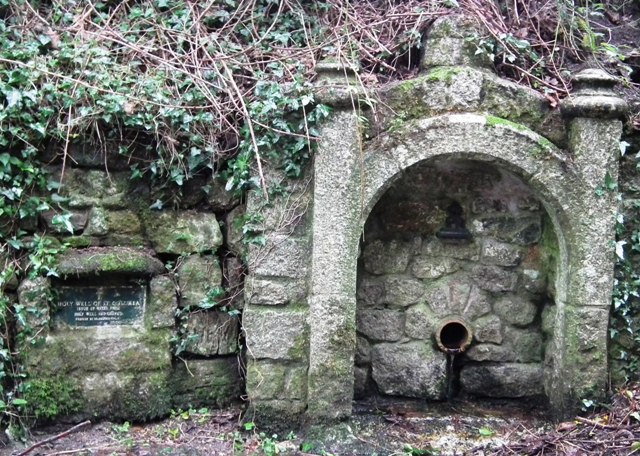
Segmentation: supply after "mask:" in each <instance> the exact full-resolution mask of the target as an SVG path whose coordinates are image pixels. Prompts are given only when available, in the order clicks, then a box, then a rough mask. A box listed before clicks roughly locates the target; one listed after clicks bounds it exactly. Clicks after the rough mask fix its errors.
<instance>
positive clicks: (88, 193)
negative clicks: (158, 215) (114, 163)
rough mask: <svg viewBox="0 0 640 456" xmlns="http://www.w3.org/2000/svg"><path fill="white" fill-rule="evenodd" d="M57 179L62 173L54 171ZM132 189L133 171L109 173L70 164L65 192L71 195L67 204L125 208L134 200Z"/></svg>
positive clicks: (66, 175)
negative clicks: (131, 193)
mask: <svg viewBox="0 0 640 456" xmlns="http://www.w3.org/2000/svg"><path fill="white" fill-rule="evenodd" d="M54 178H56V180H59V172H56V173H54ZM132 190H133V188H132V187H131V181H130V179H129V172H115V173H107V172H106V171H102V170H95V169H90V170H86V169H79V168H69V167H67V168H66V169H65V172H64V179H63V181H62V188H61V194H62V195H63V196H67V197H68V198H69V200H68V201H67V204H68V206H69V207H70V208H72V209H79V208H90V207H93V206H100V207H104V208H107V209H124V208H126V207H127V205H128V204H129V203H130V192H131V191H132Z"/></svg>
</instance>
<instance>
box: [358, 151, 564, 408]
mask: <svg viewBox="0 0 640 456" xmlns="http://www.w3.org/2000/svg"><path fill="white" fill-rule="evenodd" d="M452 204H457V205H459V207H460V208H461V209H462V214H461V218H462V221H463V222H464V223H463V224H464V225H465V226H466V228H467V229H468V232H469V234H470V236H471V239H469V240H464V239H463V240H459V239H440V238H439V237H438V232H439V231H440V230H442V229H444V228H445V227H446V226H447V222H448V219H450V217H451V215H450V213H449V212H450V208H451V207H452ZM449 221H450V220H449ZM459 228H464V227H459ZM545 229H546V230H547V231H548V234H547V236H546V237H547V239H545V242H542V234H543V230H545ZM440 234H441V236H442V233H440ZM557 249H558V247H557V242H556V240H555V236H554V235H553V228H552V227H551V226H550V221H549V220H545V217H544V210H543V209H542V206H541V204H540V202H539V201H538V199H537V198H536V196H535V195H534V194H533V192H532V191H531V190H530V189H529V188H528V187H527V186H526V185H525V184H524V183H523V182H522V181H521V180H520V179H518V178H517V177H516V176H514V175H513V174H511V173H509V172H508V171H506V170H503V169H499V168H497V167H495V166H491V165H487V164H483V163H479V162H473V161H440V162H435V163H432V164H420V165H415V166H413V167H411V168H409V169H408V170H407V171H406V172H405V173H404V174H403V176H402V178H401V179H400V180H398V181H397V182H396V183H395V184H394V185H393V186H392V187H391V188H390V189H389V190H387V192H386V193H385V195H384V196H383V197H382V198H381V199H380V201H379V202H378V203H377V205H376V206H375V208H374V209H373V211H372V213H371V215H370V216H369V219H368V221H367V223H366V225H365V229H364V233H363V241H362V244H361V250H362V254H361V256H360V259H359V268H358V293H357V298H358V311H357V330H358V347H357V351H356V358H355V362H356V368H355V393H356V395H357V396H361V395H364V394H368V393H369V394H370V393H374V392H380V393H384V394H391V395H400V396H409V397H418V398H428V399H443V398H445V397H446V396H447V388H448V385H449V381H448V379H447V378H446V377H447V375H452V376H454V377H458V376H459V377H460V378H459V379H460V387H461V389H462V392H465V393H468V394H474V395H479V396H496V397H520V396H527V395H542V394H544V390H543V386H542V385H543V382H542V373H543V367H542V362H543V358H544V351H545V348H546V347H545V341H548V340H550V336H551V334H549V333H547V334H544V331H543V328H542V322H543V314H549V313H550V312H552V311H553V310H554V306H553V297H552V295H551V291H550V290H549V289H548V288H549V287H548V284H550V283H551V284H552V283H553V282H554V277H553V273H554V268H555V264H554V263H555V262H554V260H553V256H554V252H555V253H556V254H557ZM550 274H551V275H552V277H550V278H549V277H548V276H549V275H550ZM451 318H456V319H462V321H464V322H466V323H467V324H468V325H469V327H470V328H471V330H472V332H473V345H472V346H471V348H470V349H469V350H468V351H466V352H464V353H463V354H461V355H458V356H457V359H456V362H455V365H454V371H453V372H450V373H447V359H446V355H445V353H443V352H442V351H440V350H439V349H438V348H437V345H436V339H435V332H436V331H437V329H438V328H439V327H440V326H441V323H442V322H444V321H446V320H447V319H451ZM546 330H547V332H550V331H552V327H549V325H547V327H546ZM505 369H506V370H505ZM452 380H457V379H452ZM453 387H457V381H454V382H453ZM454 392H455V391H449V394H450V395H451V394H453V393H454Z"/></svg>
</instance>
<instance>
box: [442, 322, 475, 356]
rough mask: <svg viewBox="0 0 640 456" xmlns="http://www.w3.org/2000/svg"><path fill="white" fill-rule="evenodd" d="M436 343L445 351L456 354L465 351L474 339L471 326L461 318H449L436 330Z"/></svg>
mask: <svg viewBox="0 0 640 456" xmlns="http://www.w3.org/2000/svg"><path fill="white" fill-rule="evenodd" d="M435 337H436V343H437V344H438V348H439V349H440V350H442V351H443V352H445V353H449V354H456V353H462V352H463V351H465V350H466V349H467V348H468V347H469V345H471V340H472V339H473V331H472V330H471V327H470V326H469V325H468V324H467V323H466V322H465V321H463V320H462V319H460V318H448V319H446V320H444V321H443V322H442V323H440V325H439V326H438V329H437V330H436V334H435Z"/></svg>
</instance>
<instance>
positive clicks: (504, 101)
mask: <svg viewBox="0 0 640 456" xmlns="http://www.w3.org/2000/svg"><path fill="white" fill-rule="evenodd" d="M473 27H474V25H473V24H470V23H468V22H467V21H466V20H464V19H459V18H451V17H447V18H443V19H441V20H439V21H437V22H436V23H435V24H434V25H433V27H432V29H431V30H430V32H429V35H428V37H427V40H426V42H425V55H424V57H423V60H422V72H421V74H420V75H419V76H418V77H417V78H415V79H412V80H408V81H403V82H398V83H395V84H394V85H392V86H391V87H387V88H385V89H384V90H382V91H381V92H380V93H378V94H377V95H378V97H379V102H378V104H377V105H378V106H379V108H378V109H377V110H376V115H375V116H373V115H370V113H369V112H368V111H367V109H366V105H367V102H368V99H367V97H366V96H365V94H364V93H362V92H361V91H360V90H359V89H358V85H357V83H356V78H355V77H354V76H355V70H354V69H353V68H350V67H348V66H345V65H340V64H336V63H321V64H319V66H318V74H319V78H318V83H317V99H318V100H319V101H321V102H325V103H328V104H331V105H332V106H333V107H334V112H333V115H332V116H331V118H330V120H329V121H328V122H327V123H326V124H325V125H324V128H323V130H322V134H321V140H320V146H319V150H318V153H317V155H316V157H315V162H314V166H313V170H312V173H313V180H312V182H311V183H306V184H300V183H294V184H289V190H290V193H289V196H288V197H287V198H286V200H281V201H280V202H279V203H277V202H276V203H275V204H274V202H273V201H272V202H270V203H269V205H268V206H267V205H266V203H265V202H264V201H262V199H261V196H260V195H253V197H252V199H251V200H250V201H249V207H253V208H258V207H262V208H263V209H264V210H265V211H266V214H267V215H266V220H265V223H264V226H263V228H264V234H265V236H266V239H267V245H266V246H265V247H263V248H254V249H253V250H251V251H250V252H249V276H248V278H247V282H246V291H247V303H246V307H245V311H244V320H243V327H244V331H245V334H246V341H247V347H248V371H247V393H248V397H249V399H250V401H251V404H252V406H253V407H254V408H255V409H256V411H257V412H259V413H261V414H263V415H265V416H269V417H272V418H282V417H288V416H292V415H306V416H307V418H309V419H311V420H323V419H329V420H332V419H340V418H344V417H348V416H349V415H350V414H351V404H352V399H353V397H354V394H355V395H363V394H369V393H383V394H389V395H398V396H408V397H420V398H426V399H442V398H444V397H445V396H446V394H447V389H446V383H447V382H445V375H446V355H445V354H444V353H443V352H442V351H440V350H438V347H437V344H436V340H435V335H436V332H437V329H438V328H439V327H441V325H442V322H443V321H446V320H447V319H451V318H455V319H458V320H460V321H462V322H464V324H465V325H466V327H467V328H469V330H470V332H471V333H472V334H473V338H472V341H471V345H470V347H469V348H468V350H466V351H465V352H464V353H463V354H459V355H458V356H457V357H456V358H457V360H456V363H455V366H454V370H455V375H456V376H459V385H458V387H457V389H459V391H460V392H462V393H467V394H470V395H489V396H494V397H522V396H544V397H546V398H548V400H549V403H550V406H551V409H552V410H553V411H554V412H555V413H556V414H557V415H558V416H560V415H563V414H566V413H570V412H571V411H572V410H573V409H574V407H575V406H576V404H577V403H578V399H579V398H583V397H593V396H599V395H602V394H603V393H604V391H605V388H606V383H607V375H608V370H607V352H606V346H607V330H608V320H609V307H610V302H611V292H612V285H613V266H614V252H613V244H614V242H615V233H614V223H615V215H616V210H617V207H616V204H617V203H616V200H615V194H614V193H613V192H611V191H608V190H607V186H605V183H608V184H611V183H612V182H614V183H615V182H616V180H617V166H618V164H617V161H618V155H617V154H618V150H619V146H618V143H619V140H620V134H621V128H622V123H621V121H620V120H619V119H620V117H621V116H622V115H623V114H624V112H625V104H624V102H623V101H622V100H620V99H618V98H616V97H615V95H614V94H613V92H612V91H611V89H612V85H613V80H612V79H611V78H610V77H609V76H608V75H606V74H605V73H603V72H601V71H594V70H586V71H583V72H582V73H579V74H578V75H576V77H575V79H574V95H573V97H571V98H569V99H568V101H566V102H565V103H564V104H563V106H562V113H560V112H558V110H557V109H556V110H553V109H551V108H550V107H549V106H548V103H547V101H546V100H545V99H544V98H543V97H542V96H541V95H539V94H537V93H534V92H533V91H531V90H528V89H527V88H523V87H520V86H517V85H516V84H513V83H511V82H508V81H505V80H502V79H500V78H498V77H497V76H496V75H495V74H493V73H492V72H491V71H490V70H489V69H488V68H487V66H486V62H484V61H483V59H482V55H476V53H475V49H473V46H472V44H470V43H469V42H468V41H465V40H464V37H465V36H466V35H468V34H470V33H471V31H472V29H473ZM363 116H369V118H368V122H365V123H363V121H362V117H363ZM610 186H611V185H608V187H610ZM450 228H457V229H462V232H463V233H464V235H461V236H460V237H461V238H462V239H460V238H458V239H451V238H447V236H446V235H445V236H443V233H445V234H446V232H447V230H448V229H450ZM454 237H455V236H454Z"/></svg>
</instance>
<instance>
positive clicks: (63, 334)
mask: <svg viewBox="0 0 640 456" xmlns="http://www.w3.org/2000/svg"><path fill="white" fill-rule="evenodd" d="M54 329H55V331H53V332H52V333H51V334H49V336H47V339H46V340H45V343H44V345H43V346H42V347H39V348H38V349H36V350H33V351H32V353H30V356H29V359H28V363H29V366H30V368H33V369H34V370H33V372H45V373H54V374H64V373H65V372H72V371H78V372H102V373H108V372H141V371H153V370H168V369H170V366H171V352H170V346H169V342H170V339H171V336H172V331H171V330H169V329H155V330H152V331H144V330H141V328H138V327H133V326H95V327H92V328H87V329H83V330H81V331H78V330H75V329H70V330H69V329H64V328H54ZM60 360H64V363H62V362H60Z"/></svg>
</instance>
